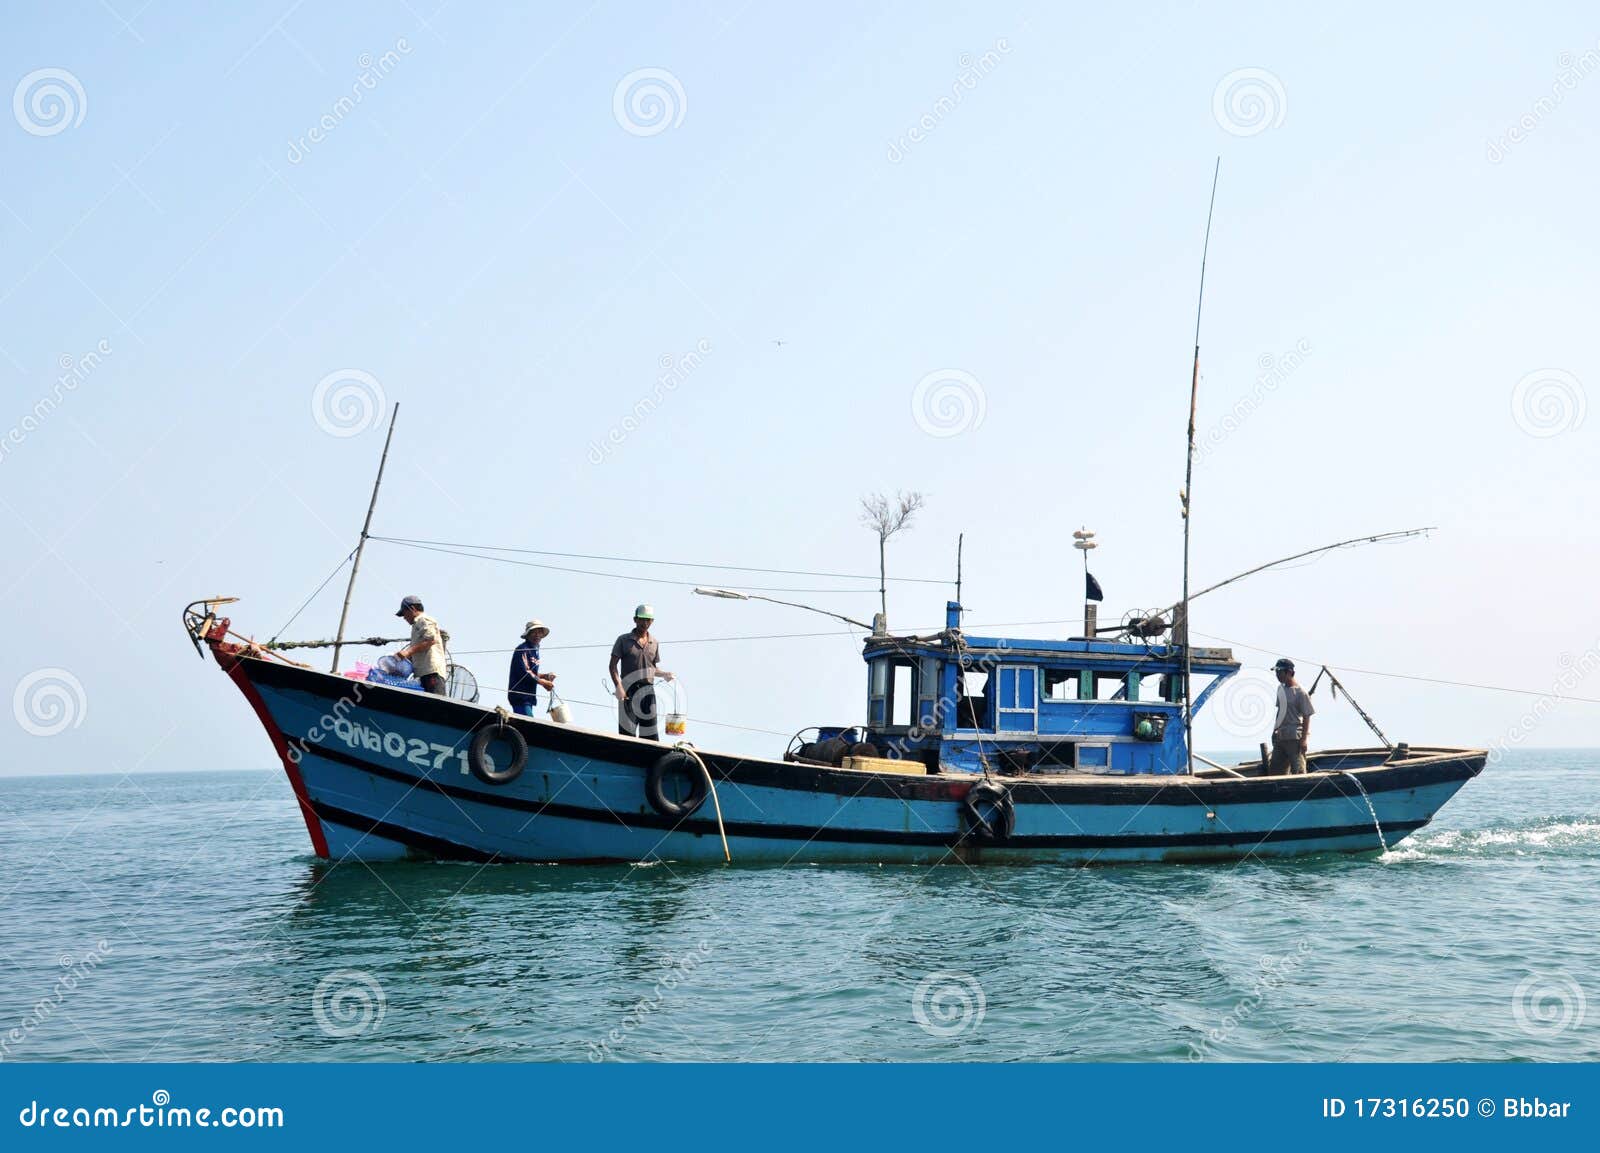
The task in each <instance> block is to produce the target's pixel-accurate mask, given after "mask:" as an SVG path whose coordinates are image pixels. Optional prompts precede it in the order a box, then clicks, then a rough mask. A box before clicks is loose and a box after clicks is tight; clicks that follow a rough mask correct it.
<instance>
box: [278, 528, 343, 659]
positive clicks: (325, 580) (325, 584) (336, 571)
mask: <svg viewBox="0 0 1600 1153" xmlns="http://www.w3.org/2000/svg"><path fill="white" fill-rule="evenodd" d="M355 555H356V550H355V549H351V550H350V551H349V552H348V553H346V554H345V558H344V560H342V561H340V562H339V563H338V564H337V565H335V566H334V570H333V571H332V572H331V573H329V574H328V575H327V576H325V577H323V578H322V583H321V584H319V585H318V586H317V587H316V588H315V589H314V590H313V591H312V593H311V595H310V596H308V597H307V598H306V599H305V602H304V603H303V604H301V606H300V607H299V608H297V609H295V610H294V616H292V617H290V618H289V619H288V620H286V621H284V622H283V628H280V629H279V630H278V631H277V632H275V633H273V634H272V640H269V641H268V642H267V643H268V644H271V643H272V642H273V641H276V640H277V639H278V638H279V637H281V636H282V635H283V634H284V632H285V631H286V630H287V629H288V628H289V626H290V625H292V624H294V622H295V620H296V619H297V618H298V617H299V616H300V614H301V613H303V612H305V611H306V605H309V604H310V603H311V602H312V601H314V600H316V599H317V593H320V592H321V591H322V590H323V589H325V588H327V587H328V582H329V581H331V580H332V579H333V578H334V577H336V576H338V575H339V570H340V569H342V568H344V566H345V565H347V564H349V563H350V558H351V557H353V556H355Z"/></svg>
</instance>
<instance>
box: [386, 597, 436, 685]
mask: <svg viewBox="0 0 1600 1153" xmlns="http://www.w3.org/2000/svg"><path fill="white" fill-rule="evenodd" d="M394 615H395V616H397V617H400V618H402V619H403V620H404V621H405V622H406V624H408V625H410V626H411V643H410V644H408V645H406V647H405V648H403V649H401V650H400V651H399V652H398V653H396V654H395V656H397V657H399V658H400V659H401V660H406V661H410V662H411V667H412V671H413V672H415V673H416V675H417V679H418V680H419V681H421V682H422V691H423V692H427V693H433V694H434V695H435V696H440V697H442V696H444V695H445V693H446V688H445V680H444V678H445V670H446V668H447V664H446V656H447V654H446V653H445V647H444V646H445V638H444V633H443V632H442V631H440V629H439V622H438V621H436V620H434V619H433V618H432V617H430V616H429V615H428V614H427V613H425V612H423V611H422V598H421V597H414V596H413V597H406V598H404V599H403V600H401V602H400V611H399V612H397V613H395V614H394Z"/></svg>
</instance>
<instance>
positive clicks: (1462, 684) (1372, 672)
mask: <svg viewBox="0 0 1600 1153" xmlns="http://www.w3.org/2000/svg"><path fill="white" fill-rule="evenodd" d="M1195 635H1196V636H1201V637H1207V638H1209V639H1210V640H1214V641H1222V642H1223V643H1224V644H1229V645H1232V646H1233V647H1234V648H1240V649H1249V650H1250V651H1251V652H1253V653H1266V654H1268V655H1270V654H1272V653H1275V652H1277V651H1278V650H1276V649H1264V648H1262V647H1261V646H1260V645H1249V644H1245V642H1244V641H1235V640H1229V639H1228V638H1227V637H1219V636H1217V635H1216V634H1215V633H1202V632H1196V633H1195ZM1300 661H1301V663H1303V664H1306V665H1331V666H1333V667H1334V668H1339V669H1343V670H1344V671H1345V672H1347V673H1361V674H1363V675H1364V676H1369V677H1388V678H1389V679H1391V680H1398V681H1420V682H1422V683H1423V684H1428V685H1446V686H1448V687H1449V688H1453V689H1482V690H1483V691H1484V692H1490V693H1515V694H1516V695H1518V696H1523V697H1548V698H1549V699H1551V700H1555V701H1575V702H1578V703H1581V704H1588V705H1600V697H1573V696H1564V695H1562V694H1561V693H1554V692H1550V691H1549V690H1540V689H1514V688H1511V687H1509V686H1507V685H1484V684H1477V683H1475V682H1473V681H1451V680H1446V679H1444V678H1443V677H1419V676H1415V675H1413V674H1411V673H1385V672H1380V671H1379V670H1377V669H1358V668H1356V667H1354V666H1353V665H1343V664H1336V663H1335V662H1333V661H1321V660H1315V659H1313V658H1311V657H1301V658H1300Z"/></svg>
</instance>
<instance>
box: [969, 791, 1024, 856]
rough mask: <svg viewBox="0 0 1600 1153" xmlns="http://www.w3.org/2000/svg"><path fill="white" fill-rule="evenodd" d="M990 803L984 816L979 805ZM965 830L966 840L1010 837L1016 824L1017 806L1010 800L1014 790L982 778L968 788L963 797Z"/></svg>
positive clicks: (992, 841)
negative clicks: (987, 812) (987, 813)
mask: <svg viewBox="0 0 1600 1153" xmlns="http://www.w3.org/2000/svg"><path fill="white" fill-rule="evenodd" d="M985 805H987V806H988V808H989V815H988V816H985V815H984V812H983V809H982V808H981V807H980V806H985ZM961 816H962V823H963V824H964V825H965V826H966V829H965V832H964V833H963V834H962V835H963V837H964V838H965V839H966V840H969V841H977V842H980V843H983V844H997V843H999V842H1001V841H1006V840H1010V838H1011V834H1012V833H1013V832H1015V831H1016V827H1017V807H1016V805H1014V804H1013V803H1012V801H1011V790H1009V789H1007V788H1006V787H1005V786H1004V785H998V784H996V783H995V782H994V781H988V780H985V781H979V782H978V783H977V784H975V785H973V786H972V788H970V789H968V790H967V795H966V796H965V797H963V798H962V799H961Z"/></svg>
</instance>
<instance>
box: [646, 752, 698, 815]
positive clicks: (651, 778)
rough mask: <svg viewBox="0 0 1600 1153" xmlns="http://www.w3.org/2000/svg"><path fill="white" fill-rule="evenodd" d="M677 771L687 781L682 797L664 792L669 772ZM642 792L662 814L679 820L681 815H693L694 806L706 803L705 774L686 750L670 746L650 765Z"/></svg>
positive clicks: (672, 773)
mask: <svg viewBox="0 0 1600 1153" xmlns="http://www.w3.org/2000/svg"><path fill="white" fill-rule="evenodd" d="M677 774H683V775H685V776H687V777H688V778H689V782H690V784H689V795H688V796H687V797H685V798H684V799H683V800H681V801H675V800H673V799H672V798H671V797H669V796H667V792H666V789H665V787H664V785H665V783H666V778H667V777H668V775H677ZM644 796H645V800H647V801H649V802H650V807H651V808H652V809H654V810H655V811H656V812H658V813H660V814H661V815H662V816H663V817H667V818H669V819H671V820H674V821H681V820H682V819H683V818H684V817H688V816H692V815H693V814H694V812H695V810H697V809H699V807H700V806H701V805H703V804H705V803H706V778H705V774H703V773H702V772H701V771H700V766H699V765H698V764H697V763H696V762H695V759H694V758H693V757H691V756H690V755H689V754H688V753H686V752H684V751H683V750H681V749H673V750H671V751H670V752H666V753H662V754H661V756H660V757H659V758H657V760H656V763H655V764H653V765H651V766H650V772H649V774H648V775H647V776H646V777H645V779H644Z"/></svg>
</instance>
